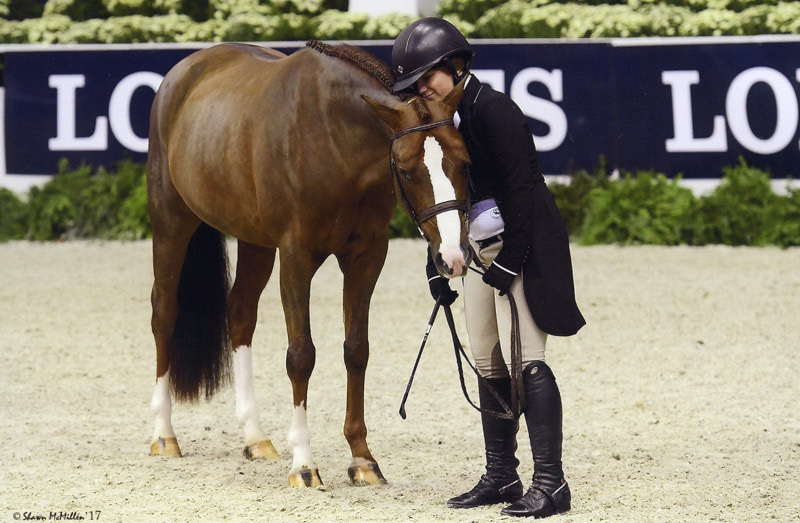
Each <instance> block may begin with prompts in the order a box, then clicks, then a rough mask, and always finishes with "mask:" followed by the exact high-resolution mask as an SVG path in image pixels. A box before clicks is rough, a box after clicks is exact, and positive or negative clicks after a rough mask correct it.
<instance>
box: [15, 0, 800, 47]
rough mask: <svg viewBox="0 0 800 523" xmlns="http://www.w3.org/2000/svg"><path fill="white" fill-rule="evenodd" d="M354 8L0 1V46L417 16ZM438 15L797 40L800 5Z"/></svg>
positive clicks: (251, 1) (333, 3)
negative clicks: (374, 14) (783, 36)
mask: <svg viewBox="0 0 800 523" xmlns="http://www.w3.org/2000/svg"><path fill="white" fill-rule="evenodd" d="M347 4H348V3H347V1H346V0H198V1H193V0H48V2H47V4H46V5H45V7H44V11H42V9H41V7H42V4H41V2H39V1H37V0H0V17H5V18H8V19H9V21H7V22H4V23H3V24H0V43H28V42H31V43H76V42H77V43H84V42H144V41H155V42H171V41H176V42H202V41H206V42H218V41H223V40H226V41H228V40H247V41H254V40H262V41H269V40H306V39H309V38H315V39H323V40H360V39H388V38H394V37H395V36H396V35H397V34H398V33H399V32H400V31H401V30H402V29H403V28H404V27H405V26H406V25H407V24H408V23H410V22H411V21H412V20H413V19H414V17H410V16H406V15H386V16H380V17H375V18H369V17H368V16H367V15H365V14H361V13H350V12H347V11H346V9H347ZM36 9H38V11H37V10H36ZM37 13H38V14H37ZM42 13H44V16H42ZM439 13H440V15H442V16H443V17H444V18H446V19H447V20H449V21H450V22H452V23H453V24H454V25H455V26H456V27H458V29H459V30H460V31H461V32H462V33H464V34H465V35H466V36H468V37H472V38H596V37H628V36H630V37H633V36H713V35H756V34H800V1H789V2H787V1H780V0H581V1H578V2H576V1H572V0H507V1H506V0H444V1H443V2H442V4H441V5H440V6H439ZM136 17H152V18H155V19H156V20H154V21H153V22H152V23H151V22H148V21H146V20H143V19H141V18H136ZM100 19H107V20H106V21H104V22H101V21H100ZM76 22H77V23H76Z"/></svg>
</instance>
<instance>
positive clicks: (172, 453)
mask: <svg viewBox="0 0 800 523" xmlns="http://www.w3.org/2000/svg"><path fill="white" fill-rule="evenodd" d="M150 455H151V456H167V457H170V458H180V457H182V456H183V454H181V448H180V447H179V446H178V438H158V439H156V440H153V442H152V443H151V444H150Z"/></svg>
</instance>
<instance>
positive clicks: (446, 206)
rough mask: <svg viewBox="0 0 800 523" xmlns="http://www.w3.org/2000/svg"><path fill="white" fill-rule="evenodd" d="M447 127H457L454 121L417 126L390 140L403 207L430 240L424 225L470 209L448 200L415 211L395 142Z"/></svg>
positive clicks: (392, 159)
mask: <svg viewBox="0 0 800 523" xmlns="http://www.w3.org/2000/svg"><path fill="white" fill-rule="evenodd" d="M446 125H453V126H454V125H455V123H454V122H453V120H452V119H450V120H439V121H438V122H431V123H427V124H423V125H417V126H414V127H409V128H408V129H403V130H402V131H399V132H397V133H395V134H393V135H392V137H391V138H390V140H389V164H390V165H391V167H392V175H394V179H395V181H396V182H397V187H398V189H399V191H400V198H401V199H402V200H403V205H405V207H406V210H407V211H408V215H409V216H411V220H412V221H413V222H414V225H416V226H417V229H418V230H419V233H420V234H421V235H422V237H423V238H425V239H426V240H429V238H428V237H427V236H426V235H425V233H424V232H423V231H422V224H423V223H425V222H426V221H428V220H430V219H431V218H433V217H434V216H436V215H437V214H441V213H443V212H447V211H452V210H454V209H455V210H458V211H462V212H463V213H464V214H467V212H468V210H469V207H468V205H467V202H466V201H465V200H448V201H446V202H441V203H437V204H435V205H433V206H431V207H428V208H427V209H424V210H422V211H420V212H419V213H417V212H416V211H415V210H414V207H413V206H412V205H411V202H410V201H409V200H408V197H407V196H406V192H405V190H404V188H403V181H402V180H405V181H407V182H410V181H411V177H410V176H408V175H407V174H406V175H401V174H400V172H399V169H398V168H397V161H396V160H395V159H394V141H395V140H397V139H398V138H400V137H402V136H405V135H407V134H411V133H416V132H421V131H428V130H430V129H435V128H437V127H444V126H446ZM401 178H402V180H401Z"/></svg>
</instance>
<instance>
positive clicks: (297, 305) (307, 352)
mask: <svg viewBox="0 0 800 523" xmlns="http://www.w3.org/2000/svg"><path fill="white" fill-rule="evenodd" d="M287 243H290V242H287ZM280 256H281V301H282V302H283V311H284V315H285V317H286V332H287V334H288V337H289V348H288V350H287V352H286V372H287V374H289V379H290V380H291V381H292V396H293V399H294V411H293V413H292V425H291V428H290V429H289V437H288V440H289V445H290V446H291V447H292V456H293V459H292V469H291V470H290V471H289V484H290V485H291V486H293V487H304V486H305V487H315V486H319V485H321V484H322V481H321V480H320V477H319V471H318V470H317V466H316V464H315V463H314V458H313V457H312V455H311V435H310V433H309V431H308V418H307V416H306V412H307V409H308V404H307V399H308V380H309V378H310V377H311V372H312V371H313V370H314V360H315V358H316V349H315V348H314V343H313V342H312V341H311V325H310V318H309V299H310V294H311V278H312V277H313V276H314V273H316V272H317V269H319V267H320V265H322V261H323V260H322V259H317V258H315V257H314V256H313V255H312V254H311V253H310V252H308V251H305V250H303V249H302V248H300V247H296V246H294V247H287V248H284V247H281V248H280Z"/></svg>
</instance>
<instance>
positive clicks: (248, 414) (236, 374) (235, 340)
mask: <svg viewBox="0 0 800 523" xmlns="http://www.w3.org/2000/svg"><path fill="white" fill-rule="evenodd" d="M274 264H275V249H270V248H265V247H259V246H256V245H252V244H249V243H246V242H243V241H241V240H239V257H238V261H237V263H236V280H235V281H234V284H233V288H232V289H231V292H230V294H229V295H228V329H229V332H230V337H231V344H232V346H233V348H234V351H235V352H234V353H233V378H234V384H235V389H236V417H237V418H238V420H239V423H240V424H241V425H242V427H243V428H244V437H245V447H244V455H245V457H246V458H248V459H258V458H262V459H275V458H277V457H278V453H277V452H276V451H275V447H273V446H272V442H271V441H270V440H269V438H267V436H266V435H265V434H264V431H263V430H261V425H260V423H259V420H258V406H257V405H256V398H255V390H254V388H253V352H252V344H253V331H255V328H256V320H257V319H258V299H259V297H260V296H261V292H262V291H263V290H264V287H265V286H266V285H267V282H268V281H269V277H270V275H271V274H272V267H273V265H274Z"/></svg>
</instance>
